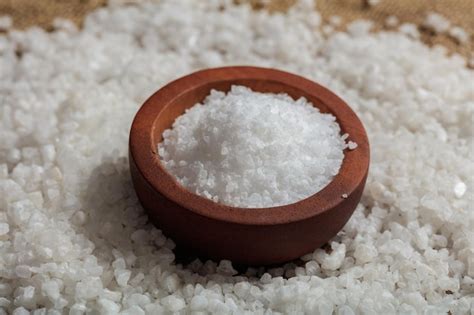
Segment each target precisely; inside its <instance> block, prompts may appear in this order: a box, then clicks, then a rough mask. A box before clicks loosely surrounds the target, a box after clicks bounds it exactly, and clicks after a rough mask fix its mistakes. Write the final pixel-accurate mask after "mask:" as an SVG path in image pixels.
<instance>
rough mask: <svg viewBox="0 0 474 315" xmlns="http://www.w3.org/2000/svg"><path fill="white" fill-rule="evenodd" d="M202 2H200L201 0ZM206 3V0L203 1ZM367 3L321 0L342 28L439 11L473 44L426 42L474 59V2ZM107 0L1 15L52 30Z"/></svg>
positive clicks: (77, 0)
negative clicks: (56, 20)
mask: <svg viewBox="0 0 474 315" xmlns="http://www.w3.org/2000/svg"><path fill="white" fill-rule="evenodd" d="M199 1H200V0H199ZM203 1H205V0H203ZM244 1H247V2H251V3H252V5H253V6H254V7H255V9H261V8H263V7H266V8H267V9H269V10H271V11H274V10H278V11H284V10H286V9H287V8H288V7H289V6H291V5H292V4H293V3H294V2H295V0H272V1H265V3H268V4H265V5H263V4H262V3H263V1H262V0H238V2H244ZM366 1H367V0H317V6H318V9H319V10H320V12H321V14H322V16H323V20H324V21H325V22H327V21H328V18H329V17H330V16H333V15H338V16H340V17H341V18H342V25H341V26H340V27H341V28H344V27H345V25H346V24H347V23H349V22H351V21H353V20H355V19H358V18H365V19H369V20H372V21H373V22H374V25H375V29H376V30H379V29H387V26H385V20H386V18H387V17H388V16H390V15H394V16H396V17H397V18H398V19H399V20H400V21H401V22H402V23H404V22H410V23H414V24H416V25H421V24H422V22H423V20H424V18H425V16H426V14H427V13H428V12H430V11H434V12H438V13H440V14H442V15H443V16H445V17H446V18H448V19H449V20H450V21H451V22H452V23H453V24H454V25H457V26H460V27H462V28H464V29H465V30H466V31H467V32H468V33H469V34H470V36H471V40H470V43H468V44H459V43H457V42H456V40H455V39H453V38H450V37H449V36H448V35H446V34H441V35H440V34H432V33H430V32H429V31H427V30H423V29H421V34H422V40H423V41H424V42H426V43H427V44H429V45H433V44H441V45H444V46H446V47H447V48H448V49H449V51H450V52H457V53H459V54H461V55H463V56H465V57H467V58H472V57H473V51H474V0H442V1H440V0H381V1H380V2H379V3H378V4H377V5H375V6H367V5H366ZM106 2H107V0H0V16H1V15H5V14H7V15H10V16H12V17H13V19H14V25H15V27H17V28H26V27H29V26H33V25H37V26H40V27H43V28H45V29H48V30H50V29H52V26H51V22H52V20H53V19H54V18H55V17H65V18H68V19H72V20H73V21H74V22H75V23H77V24H78V25H80V24H81V22H82V20H83V17H84V15H85V14H86V13H87V12H89V11H90V10H93V9H94V8H96V7H98V6H103V5H105V4H106Z"/></svg>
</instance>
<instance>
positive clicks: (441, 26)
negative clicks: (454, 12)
mask: <svg viewBox="0 0 474 315" xmlns="http://www.w3.org/2000/svg"><path fill="white" fill-rule="evenodd" d="M450 25H451V23H450V22H449V20H448V19H446V18H445V17H444V16H442V15H441V14H439V13H436V12H429V13H428V14H427V15H426V18H425V20H424V22H423V26H424V27H426V28H427V29H429V30H431V31H433V32H434V33H436V34H441V33H444V32H446V31H448V29H449V27H450Z"/></svg>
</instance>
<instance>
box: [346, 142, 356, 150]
mask: <svg viewBox="0 0 474 315" xmlns="http://www.w3.org/2000/svg"><path fill="white" fill-rule="evenodd" d="M357 146H358V145H357V143H355V142H354V141H349V142H348V143H347V148H349V150H354V149H355V148H357Z"/></svg>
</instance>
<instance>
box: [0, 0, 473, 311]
mask: <svg viewBox="0 0 474 315" xmlns="http://www.w3.org/2000/svg"><path fill="white" fill-rule="evenodd" d="M221 4H223V10H222V11H221V9H220V8H221ZM320 20H321V18H320V15H319V14H318V13H317V12H316V11H314V10H313V8H312V7H311V5H310V4H308V3H307V2H300V3H298V4H297V5H296V6H295V7H293V8H292V9H291V10H290V11H289V12H288V13H287V14H274V15H269V14H268V13H267V12H265V11H258V12H255V11H252V10H251V9H250V8H249V7H248V6H245V5H243V6H235V5H233V4H230V3H228V2H222V1H199V2H197V1H196V2H191V1H171V0H169V1H165V0H164V1H160V2H159V3H140V4H136V5H127V6H119V5H117V6H111V7H106V8H101V9H98V10H97V11H95V12H94V13H92V14H91V15H89V16H88V17H87V19H86V21H85V25H84V29H83V30H81V31H78V30H76V29H75V28H74V27H73V26H72V25H71V24H70V23H68V22H65V21H58V22H57V23H56V25H57V28H58V29H57V30H56V31H55V32H52V33H46V32H44V31H42V30H40V29H38V28H32V29H29V30H27V31H25V32H20V31H15V30H10V31H9V32H8V33H7V34H3V35H0V72H1V73H2V75H1V76H0V93H1V94H0V95H1V97H0V102H1V107H0V121H1V122H0V135H1V137H0V161H1V162H0V164H1V166H0V209H1V211H0V222H1V223H2V226H1V231H2V233H1V234H2V235H0V242H1V243H0V307H1V309H2V311H0V313H1V314H5V313H13V314H17V315H18V314H26V310H34V309H39V310H38V311H37V312H36V313H35V314H43V313H44V311H46V309H48V310H49V311H50V312H49V314H60V313H66V314H67V313H70V314H81V313H84V312H86V311H87V312H93V311H96V312H98V313H103V314H107V313H109V314H111V313H116V312H122V313H123V314H144V313H148V314H158V313H160V312H165V311H166V312H168V313H169V312H173V311H176V312H180V313H182V314H186V313H192V312H195V313H196V314H200V313H199V312H200V310H207V311H208V312H213V313H220V314H225V313H231V312H235V313H244V312H247V313H255V314H265V313H266V314H271V313H278V312H280V313H300V314H301V313H304V312H306V313H307V314H318V313H320V314H330V313H332V312H334V313H336V314H354V313H355V314H361V313H366V314H367V313H370V314H394V313H405V314H414V313H423V312H425V311H426V312H431V313H447V312H448V311H450V312H451V314H469V312H470V311H471V310H472V308H473V286H474V280H473V278H474V244H473V242H474V235H473V233H474V232H473V231H474V228H473V227H474V226H473V225H474V224H473V220H474V219H473V213H474V209H473V204H474V200H473V190H472V188H473V186H474V182H473V181H474V179H473V176H472V174H473V172H474V166H473V158H474V157H473V151H474V150H473V131H474V130H473V125H474V124H473V123H472V117H473V112H474V89H473V85H472V82H474V73H473V71H471V70H469V69H467V68H466V67H465V61H464V60H463V59H462V58H460V57H458V56H452V57H447V56H446V51H445V50H444V49H442V48H439V47H437V48H433V49H430V48H428V47H426V46H424V45H423V44H422V43H420V42H419V41H417V40H415V39H412V38H410V37H408V36H407V35H404V34H400V33H396V32H391V33H389V32H381V33H376V34H368V33H367V27H365V26H366V25H367V23H366V24H364V25H362V26H363V27H360V26H361V25H360V24H356V25H355V27H354V25H353V27H351V28H350V33H337V32H336V33H333V34H332V35H330V36H328V37H325V36H323V35H322V34H321V32H320V31H319V30H318V29H319V24H320ZM357 23H360V22H357ZM20 51H21V52H22V56H21V58H19V57H18V55H19V54H20V53H19V52H20ZM15 52H17V53H15ZM226 64H254V65H259V66H268V67H272V66H273V67H277V68H281V69H284V70H288V71H291V72H295V73H298V74H300V75H303V76H306V77H309V78H311V79H314V80H316V81H318V82H320V83H322V84H324V85H326V86H328V87H329V88H331V89H333V90H334V91H335V92H336V93H338V94H339V95H341V96H342V97H343V98H344V99H345V100H346V101H347V102H348V103H349V104H351V106H352V107H353V108H354V109H355V110H356V111H357V113H358V115H359V116H360V117H361V118H362V120H363V122H364V124H365V126H366V128H367V131H368V134H369V137H370V143H371V148H372V161H371V169H370V175H369V178H368V181H367V186H366V190H365V192H364V195H363V198H362V200H361V203H360V204H359V206H358V207H357V210H356V211H355V213H354V216H353V217H352V218H351V220H349V222H348V223H347V225H346V226H345V227H344V229H343V230H342V231H341V233H339V235H338V236H337V237H335V238H334V239H333V240H332V241H331V244H330V250H328V251H325V250H322V249H318V250H316V251H315V252H314V253H310V254H308V255H306V256H304V257H303V258H302V259H303V261H304V262H303V264H302V265H299V266H296V265H295V264H286V265H283V266H280V267H276V268H272V269H269V270H265V269H263V268H257V269H249V270H248V271H247V273H245V274H242V275H239V276H233V275H234V274H235V270H234V269H233V268H232V267H231V265H230V263H229V262H227V261H222V262H219V263H214V262H205V263H201V262H199V261H195V262H193V263H191V264H190V265H186V266H183V265H181V264H178V263H176V262H175V257H174V254H173V248H174V244H173V242H172V241H171V240H170V239H167V238H166V237H165V236H164V235H163V234H162V233H161V232H160V231H159V230H157V229H155V228H153V227H152V226H151V225H150V224H149V223H148V221H147V217H146V215H145V214H144V212H143V210H142V209H141V208H140V206H139V204H138V202H137V198H136V196H135V195H134V193H133V189H132V186H131V182H130V175H129V171H128V163H127V140H128V131H129V130H128V126H130V124H131V120H132V117H133V116H134V113H135V112H136V111H137V110H138V107H139V106H140V105H141V104H142V102H143V101H144V100H145V99H146V98H147V97H148V96H149V95H150V94H151V93H152V92H153V91H155V90H156V89H157V88H159V86H161V85H163V84H165V83H166V82H168V81H170V80H172V79H174V78H176V77H179V76H181V75H184V74H186V73H189V72H192V71H194V70H196V69H199V68H204V67H210V66H218V65H226ZM459 183H463V184H464V185H465V186H466V190H465V191H464V188H463V189H462V190H463V193H462V194H461V193H460V189H459V187H464V185H463V184H459ZM283 276H284V277H283ZM201 314H202V312H201Z"/></svg>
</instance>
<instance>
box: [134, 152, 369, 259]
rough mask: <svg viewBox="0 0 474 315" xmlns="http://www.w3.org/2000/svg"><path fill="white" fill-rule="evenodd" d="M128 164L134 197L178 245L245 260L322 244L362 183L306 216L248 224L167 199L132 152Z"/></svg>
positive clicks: (299, 252)
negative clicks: (324, 208) (201, 212)
mask: <svg viewBox="0 0 474 315" xmlns="http://www.w3.org/2000/svg"><path fill="white" fill-rule="evenodd" d="M130 170H131V174H132V179H133V184H134V187H135V190H136V192H137V195H138V198H139V200H140V202H141V203H142V205H143V207H144V208H145V210H146V211H147V213H148V215H149V218H150V220H151V221H152V223H153V224H154V225H155V226H157V227H158V228H160V229H161V230H162V231H163V232H164V233H165V235H166V236H168V237H171V238H172V239H173V240H174V241H175V242H176V243H177V245H178V246H180V247H182V248H185V249H186V250H190V251H192V252H193V253H195V254H197V255H199V257H201V258H211V259H216V260H219V259H229V260H231V261H233V262H235V263H241V264H246V265H268V264H276V263H282V262H287V261H290V260H293V259H297V258H299V257H301V256H303V255H304V254H307V253H309V252H311V251H313V250H314V249H316V248H318V247H320V246H322V245H324V244H325V243H326V242H328V241H329V240H330V239H331V238H332V237H334V236H335V235H336V234H337V233H338V232H339V231H340V230H341V229H342V227H343V226H344V225H345V224H346V222H347V221H348V220H349V218H350V216H351V215H352V213H353V212H354V209H355V208H356V206H357V203H358V202H359V200H360V198H361V195H362V191H363V188H364V186H365V179H364V181H363V182H361V184H360V185H359V187H357V189H356V190H354V191H353V193H352V194H350V195H349V196H348V197H347V198H346V199H345V200H344V201H343V202H341V203H340V204H339V205H338V206H337V207H334V208H332V209H330V210H328V211H325V212H323V213H321V214H318V215H315V216H313V217H310V218H307V219H305V220H301V221H296V222H291V223H287V224H275V225H246V224H236V223H231V222H225V221H220V220H216V219H212V218H208V217H205V216H202V215H199V214H197V213H195V212H192V211H189V210H187V209H185V208H183V207H181V206H180V205H178V204H176V203H175V202H173V201H171V200H169V199H167V198H166V197H164V196H163V195H162V194H160V193H159V192H157V191H156V190H154V189H153V187H152V186H151V185H150V184H149V183H148V182H147V180H146V179H145V178H144V177H143V175H142V174H141V173H140V171H139V170H138V168H137V166H136V164H135V161H134V160H133V157H132V155H130ZM341 198H342V197H341ZM249 211H252V210H249Z"/></svg>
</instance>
